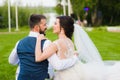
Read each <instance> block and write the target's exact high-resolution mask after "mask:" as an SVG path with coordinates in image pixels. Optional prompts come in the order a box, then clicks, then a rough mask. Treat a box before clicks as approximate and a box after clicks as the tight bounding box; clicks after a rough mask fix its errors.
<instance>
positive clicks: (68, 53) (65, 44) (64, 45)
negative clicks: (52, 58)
mask: <svg viewBox="0 0 120 80" xmlns="http://www.w3.org/2000/svg"><path fill="white" fill-rule="evenodd" d="M54 43H55V44H56V45H57V48H58V51H57V55H58V57H59V58H60V59H65V58H70V57H72V56H73V55H74V44H73V43H72V41H71V40H70V39H69V38H60V39H58V40H56V41H54Z"/></svg>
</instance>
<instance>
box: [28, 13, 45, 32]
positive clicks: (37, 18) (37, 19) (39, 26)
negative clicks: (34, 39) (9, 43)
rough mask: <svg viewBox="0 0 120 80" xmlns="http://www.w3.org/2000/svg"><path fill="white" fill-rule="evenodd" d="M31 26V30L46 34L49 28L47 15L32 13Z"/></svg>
mask: <svg viewBox="0 0 120 80" xmlns="http://www.w3.org/2000/svg"><path fill="white" fill-rule="evenodd" d="M29 26H30V29H31V31H34V32H39V33H41V34H44V33H45V30H46V29H47V25H46V17H45V16H44V15H40V14H32V15H31V16H30V18H29Z"/></svg>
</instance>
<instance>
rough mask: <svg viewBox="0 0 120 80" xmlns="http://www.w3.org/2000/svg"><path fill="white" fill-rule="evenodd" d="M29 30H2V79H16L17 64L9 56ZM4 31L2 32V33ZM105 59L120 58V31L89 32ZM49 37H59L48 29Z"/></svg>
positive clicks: (0, 62)
mask: <svg viewBox="0 0 120 80" xmlns="http://www.w3.org/2000/svg"><path fill="white" fill-rule="evenodd" d="M28 31H29V30H24V31H23V32H22V31H19V32H13V33H6V32H2V31H1V30H0V80H14V76H15V71H16V66H13V65H10V64H9V63H8V56H9V54H10V52H11V50H12V49H13V47H14V46H15V43H16V42H17V41H18V40H19V39H22V38H23V37H25V36H26V35H28ZM1 32H2V33H1ZM88 34H89V35H90V37H91V38H92V40H93V41H94V43H95V45H96V46H97V48H98V50H99V51H100V53H101V55H102V58H103V59H104V60H120V33H112V32H106V31H92V32H88ZM46 36H47V37H48V39H51V40H52V41H53V40H55V39H56V38H57V36H56V35H55V34H52V31H51V30H48V31H47V35H46Z"/></svg>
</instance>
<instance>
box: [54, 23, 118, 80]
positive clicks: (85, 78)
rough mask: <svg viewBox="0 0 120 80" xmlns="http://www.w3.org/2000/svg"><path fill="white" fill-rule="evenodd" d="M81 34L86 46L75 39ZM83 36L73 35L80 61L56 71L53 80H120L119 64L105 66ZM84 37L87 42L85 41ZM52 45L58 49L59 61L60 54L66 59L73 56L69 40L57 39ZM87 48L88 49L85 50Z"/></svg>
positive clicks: (72, 48) (92, 45)
mask: <svg viewBox="0 0 120 80" xmlns="http://www.w3.org/2000/svg"><path fill="white" fill-rule="evenodd" d="M75 26H76V25H75ZM77 26H78V25H77ZM79 29H81V28H79ZM79 29H78V28H77V30H78V31H80V30H79ZM75 31H76V30H75ZM76 32H77V31H76ZM81 32H82V31H81ZM83 34H85V35H84V38H82V39H84V41H85V42H86V44H87V46H85V43H84V41H83V40H80V39H77V38H78V37H79V38H81V37H82V36H83ZM83 34H82V35H81V36H80V35H78V34H77V35H76V33H75V35H76V36H75V35H74V37H75V38H74V39H75V45H76V48H77V50H78V53H79V58H80V60H79V61H78V62H77V63H76V64H75V65H74V66H72V67H70V68H68V69H65V70H60V71H56V73H55V77H54V80H120V63H119V62H118V63H117V62H116V63H115V64H111V65H110V64H108V65H105V64H104V63H103V61H102V59H101V56H100V54H99V53H98V51H97V49H96V47H95V46H94V44H93V43H92V42H90V44H89V40H88V38H89V37H88V36H87V34H86V33H84V32H83ZM85 36H86V37H87V38H86V39H87V40H88V41H86V40H85ZM81 41H82V43H81ZM87 42H88V43H87ZM54 43H55V44H56V45H57V47H58V52H57V55H58V57H59V58H60V59H61V57H60V56H61V53H62V54H64V56H65V57H66V58H70V57H72V56H73V55H74V53H75V52H74V45H73V43H72V41H71V40H70V39H68V38H66V39H59V40H57V41H55V42H54ZM63 46H64V48H63ZM87 47H88V48H90V49H87ZM91 47H93V48H91ZM80 48H81V49H82V50H81V49H80ZM84 50H85V51H84Z"/></svg>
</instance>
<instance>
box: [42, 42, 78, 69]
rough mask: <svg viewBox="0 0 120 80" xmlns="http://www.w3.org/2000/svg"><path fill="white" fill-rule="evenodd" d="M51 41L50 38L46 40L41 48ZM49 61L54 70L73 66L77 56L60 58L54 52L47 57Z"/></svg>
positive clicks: (44, 47)
mask: <svg viewBox="0 0 120 80" xmlns="http://www.w3.org/2000/svg"><path fill="white" fill-rule="evenodd" d="M51 43H52V42H51V41H50V40H46V41H45V43H44V46H43V50H45V49H46V48H47V47H48V46H49V45H50V44H51ZM48 61H49V63H50V64H51V65H52V67H53V68H54V69H56V70H63V69H67V68H69V67H71V66H73V65H74V64H75V63H76V62H77V61H78V57H77V56H76V55H75V56H73V57H71V58H67V59H62V60H61V59H60V58H59V57H58V56H57V54H56V53H54V54H53V55H52V56H50V57H49V58H48Z"/></svg>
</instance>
